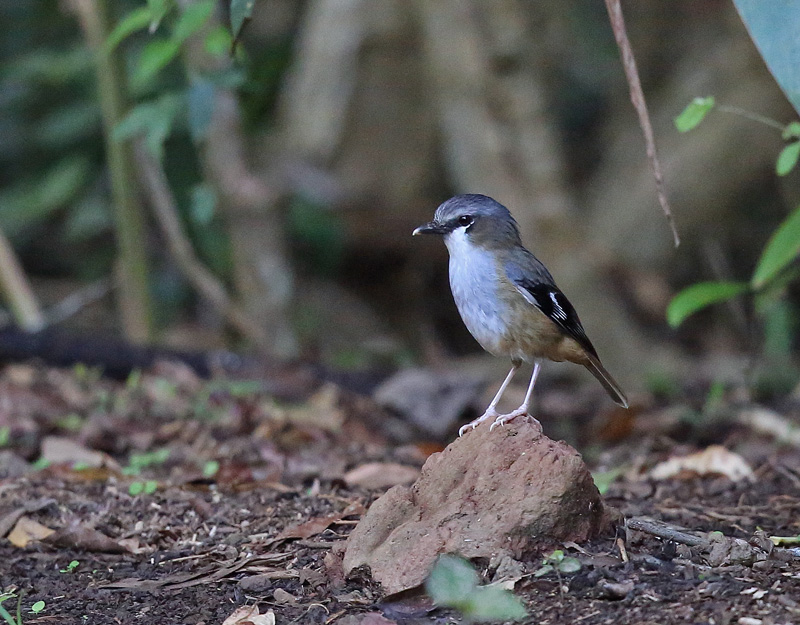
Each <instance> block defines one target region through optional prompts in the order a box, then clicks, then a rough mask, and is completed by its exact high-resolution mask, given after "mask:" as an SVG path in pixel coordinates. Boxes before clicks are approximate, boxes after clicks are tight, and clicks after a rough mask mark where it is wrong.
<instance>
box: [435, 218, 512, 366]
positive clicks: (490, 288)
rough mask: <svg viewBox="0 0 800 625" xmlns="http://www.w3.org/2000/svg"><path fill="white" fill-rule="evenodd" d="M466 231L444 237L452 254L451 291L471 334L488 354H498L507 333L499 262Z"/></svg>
mask: <svg viewBox="0 0 800 625" xmlns="http://www.w3.org/2000/svg"><path fill="white" fill-rule="evenodd" d="M466 230H467V228H466V227H461V228H457V229H456V230H453V231H452V232H450V233H449V234H447V235H445V237H444V242H445V245H447V249H448V251H449V252H450V289H451V290H452V291H453V299H455V301H456V306H457V307H458V312H459V313H460V314H461V318H462V319H463V320H464V324H465V325H466V326H467V329H468V330H469V331H470V334H472V336H474V337H475V339H476V340H477V341H478V343H480V344H481V346H482V347H483V348H484V349H485V350H486V351H488V352H491V353H496V352H497V350H498V348H499V344H500V341H501V340H502V338H503V335H504V334H505V331H506V324H505V321H504V317H505V314H504V312H505V305H504V304H503V302H502V301H501V300H500V298H499V296H498V292H497V289H498V287H499V286H500V280H499V276H498V273H497V272H498V266H497V260H496V258H495V255H494V254H493V253H491V252H489V251H487V250H485V249H483V248H481V247H479V246H477V245H475V244H474V243H472V241H470V240H469V236H468V235H467V232H466Z"/></svg>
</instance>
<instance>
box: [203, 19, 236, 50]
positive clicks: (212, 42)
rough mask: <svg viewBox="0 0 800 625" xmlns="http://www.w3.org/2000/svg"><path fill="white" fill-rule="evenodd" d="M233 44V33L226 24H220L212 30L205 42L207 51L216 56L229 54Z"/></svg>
mask: <svg viewBox="0 0 800 625" xmlns="http://www.w3.org/2000/svg"><path fill="white" fill-rule="evenodd" d="M232 45H233V39H231V34H230V33H229V32H228V29H227V28H225V27H224V26H218V27H217V28H214V29H213V30H211V31H210V32H209V33H208V34H207V35H206V38H205V41H204V42H203V46H204V47H205V49H206V52H208V53H209V54H210V55H211V56H216V57H221V56H227V55H228V53H229V52H230V49H231V46H232Z"/></svg>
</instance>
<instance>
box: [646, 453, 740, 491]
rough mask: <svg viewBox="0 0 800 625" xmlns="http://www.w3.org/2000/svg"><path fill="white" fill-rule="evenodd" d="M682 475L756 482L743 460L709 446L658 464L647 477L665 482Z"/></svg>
mask: <svg viewBox="0 0 800 625" xmlns="http://www.w3.org/2000/svg"><path fill="white" fill-rule="evenodd" d="M683 473H688V474H689V475H691V476H696V475H701V476H702V475H722V476H725V477H727V478H728V479H729V480H731V481H733V482H739V481H741V480H747V481H749V482H755V480H756V477H755V474H754V473H753V469H751V468H750V465H749V464H747V461H746V460H745V459H744V458H742V457H741V456H740V455H739V454H737V453H734V452H732V451H728V450H727V449H725V448H724V447H722V446H720V445H711V446H710V447H707V448H706V449H704V450H703V451H698V452H696V453H693V454H689V455H688V456H682V457H680V458H670V459H669V460H665V461H664V462H660V463H658V464H657V465H656V466H654V467H653V468H652V469H651V470H650V472H649V473H648V474H647V475H648V477H651V478H652V479H654V480H666V479H669V478H672V477H676V476H679V475H681V474H683Z"/></svg>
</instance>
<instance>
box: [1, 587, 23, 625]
mask: <svg viewBox="0 0 800 625" xmlns="http://www.w3.org/2000/svg"><path fill="white" fill-rule="evenodd" d="M15 597H16V599H17V615H16V618H14V617H13V616H11V614H10V613H9V611H8V610H6V609H5V608H4V607H3V603H5V602H6V601H8V600H9V599H13V598H15ZM0 617H2V618H3V620H4V621H5V622H6V623H7V624H8V625H22V595H18V594H17V593H16V592H14V591H13V590H12V591H9V590H7V591H5V592H3V593H0Z"/></svg>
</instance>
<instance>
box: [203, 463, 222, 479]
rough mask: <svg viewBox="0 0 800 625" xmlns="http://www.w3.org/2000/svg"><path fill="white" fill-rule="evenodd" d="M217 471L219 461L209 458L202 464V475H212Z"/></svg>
mask: <svg viewBox="0 0 800 625" xmlns="http://www.w3.org/2000/svg"><path fill="white" fill-rule="evenodd" d="M217 473H219V462H217V461H216V460H209V461H208V462H206V463H205V464H204V465H203V477H214V476H215V475H216V474H217Z"/></svg>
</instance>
